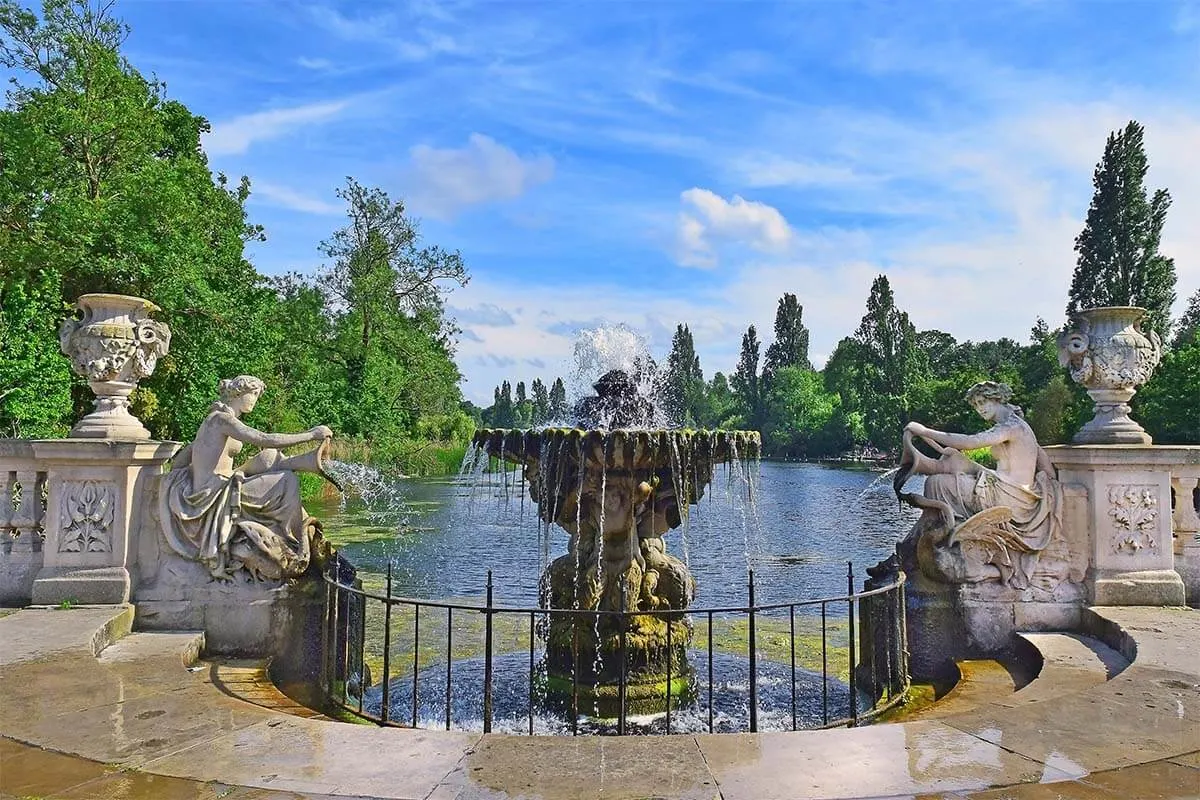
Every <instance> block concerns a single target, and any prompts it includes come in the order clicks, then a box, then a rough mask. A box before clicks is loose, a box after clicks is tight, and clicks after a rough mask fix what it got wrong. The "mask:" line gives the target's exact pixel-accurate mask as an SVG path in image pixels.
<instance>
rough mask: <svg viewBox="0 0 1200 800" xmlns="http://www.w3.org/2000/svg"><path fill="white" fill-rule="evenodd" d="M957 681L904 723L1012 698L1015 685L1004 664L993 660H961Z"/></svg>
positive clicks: (1010, 673) (1014, 680)
mask: <svg viewBox="0 0 1200 800" xmlns="http://www.w3.org/2000/svg"><path fill="white" fill-rule="evenodd" d="M957 666H958V673H959V679H958V683H956V684H954V688H953V689H951V690H950V691H948V692H946V694H945V695H943V696H942V697H941V699H940V700H938V701H936V702H935V703H934V704H933V705H931V706H929V707H927V708H924V709H921V710H919V711H917V712H915V713H914V714H913V715H912V716H910V717H906V718H905V719H906V720H907V719H938V718H940V717H948V716H953V715H955V714H962V713H964V712H967V711H972V710H974V709H976V708H979V707H980V706H985V705H989V704H991V703H995V702H996V701H997V700H999V699H1003V698H1009V697H1012V696H1013V695H1014V694H1015V693H1016V691H1017V681H1016V679H1015V678H1014V677H1013V674H1012V672H1010V671H1009V670H1008V669H1007V668H1006V667H1005V666H1004V665H1003V664H1001V663H1000V662H999V661H996V660H994V659H964V660H962V661H959V662H957Z"/></svg>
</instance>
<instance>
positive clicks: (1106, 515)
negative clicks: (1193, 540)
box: [1046, 445, 1200, 606]
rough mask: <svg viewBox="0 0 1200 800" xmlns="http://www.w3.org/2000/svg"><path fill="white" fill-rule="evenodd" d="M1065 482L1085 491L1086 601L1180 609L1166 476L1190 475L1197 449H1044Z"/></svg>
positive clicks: (1181, 594) (1198, 459)
mask: <svg viewBox="0 0 1200 800" xmlns="http://www.w3.org/2000/svg"><path fill="white" fill-rule="evenodd" d="M1046 452H1047V453H1048V454H1049V456H1050V459H1051V461H1053V462H1054V464H1055V466H1056V467H1057V468H1058V475H1059V480H1060V481H1062V482H1063V484H1064V485H1067V484H1074V485H1076V486H1080V487H1083V488H1084V489H1085V490H1086V492H1087V498H1088V499H1087V503H1086V514H1085V515H1084V519H1082V520H1080V521H1079V523H1076V524H1085V525H1086V526H1087V532H1088V537H1089V540H1090V542H1091V546H1090V556H1089V568H1088V576H1087V588H1088V599H1089V601H1090V602H1091V603H1092V604H1094V605H1102V606H1126V605H1135V606H1136V605H1152V606H1179V605H1183V604H1184V600H1185V590H1184V583H1183V580H1182V579H1181V578H1180V575H1179V573H1178V572H1176V570H1175V554H1174V549H1175V545H1174V543H1173V522H1172V514H1173V512H1172V505H1171V488H1172V476H1173V475H1175V474H1185V473H1186V474H1194V471H1195V470H1196V469H1197V466H1198V465H1200V446H1189V445H1179V446H1171V445H1160V446H1139V445H1059V446H1055V447H1048V448H1046Z"/></svg>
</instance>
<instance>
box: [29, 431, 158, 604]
mask: <svg viewBox="0 0 1200 800" xmlns="http://www.w3.org/2000/svg"><path fill="white" fill-rule="evenodd" d="M31 444H32V447H33V450H34V454H35V456H36V458H37V462H38V466H39V468H40V469H42V470H45V472H46V474H47V479H48V492H47V498H46V510H45V520H44V522H43V529H44V531H45V542H44V543H43V548H42V551H43V552H42V556H43V565H42V569H41V571H40V572H39V573H38V576H37V578H36V579H35V580H34V582H33V598H32V599H33V604H34V605H56V604H58V603H61V602H63V601H67V600H69V601H72V602H75V603H80V604H115V603H127V602H129V599H130V596H131V592H132V589H133V586H132V584H133V579H132V578H131V570H130V568H131V567H133V566H134V565H135V564H136V560H137V553H138V547H137V542H135V541H133V539H134V537H135V536H136V532H137V531H138V530H139V529H140V527H141V516H142V515H143V514H147V513H149V512H150V511H151V509H149V508H148V507H147V506H148V503H147V502H146V499H145V491H144V489H143V485H144V483H145V481H146V478H148V477H150V476H151V475H156V474H158V473H160V472H161V471H162V466H163V464H164V463H166V462H167V461H168V460H169V459H170V458H171V457H172V456H173V455H175V452H176V451H177V450H178V449H179V443H178V442H157V441H140V442H135V441H114V440H110V439H51V440H39V441H34V442H32V443H31Z"/></svg>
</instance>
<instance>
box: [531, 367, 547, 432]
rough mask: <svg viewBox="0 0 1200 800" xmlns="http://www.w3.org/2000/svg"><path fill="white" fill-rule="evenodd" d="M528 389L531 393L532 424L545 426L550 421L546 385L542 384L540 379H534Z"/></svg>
mask: <svg viewBox="0 0 1200 800" xmlns="http://www.w3.org/2000/svg"><path fill="white" fill-rule="evenodd" d="M530 388H531V390H532V392H533V418H532V423H533V424H534V425H545V424H546V422H547V421H548V420H549V419H550V394H549V392H547V391H546V384H544V383H542V379H541V378H534V379H533V384H532V386H531V387H530Z"/></svg>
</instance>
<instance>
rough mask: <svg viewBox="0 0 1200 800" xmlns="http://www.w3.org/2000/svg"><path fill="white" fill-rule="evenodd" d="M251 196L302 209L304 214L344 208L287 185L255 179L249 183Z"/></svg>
mask: <svg viewBox="0 0 1200 800" xmlns="http://www.w3.org/2000/svg"><path fill="white" fill-rule="evenodd" d="M250 188H251V197H261V198H262V199H264V200H266V201H267V202H268V203H270V204H271V205H275V206H278V207H280V208H287V209H291V210H292V211H302V212H304V213H305V214H326V215H332V214H341V213H342V212H344V211H345V208H344V207H343V206H341V205H338V204H337V203H330V202H327V201H325V200H322V199H320V198H319V197H311V196H309V195H306V194H304V193H302V192H298V191H296V190H295V189H290V188H288V187H287V186H280V185H279V184H276V183H269V182H267V181H262V180H256V181H253V182H252V183H251V185H250Z"/></svg>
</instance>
